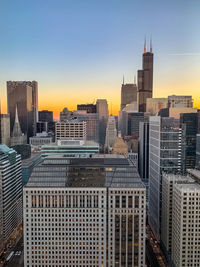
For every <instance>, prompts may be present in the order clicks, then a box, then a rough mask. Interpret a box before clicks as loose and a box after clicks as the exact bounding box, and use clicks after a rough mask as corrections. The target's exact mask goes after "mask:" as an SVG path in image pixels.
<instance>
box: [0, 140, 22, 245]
mask: <svg viewBox="0 0 200 267" xmlns="http://www.w3.org/2000/svg"><path fill="white" fill-rule="evenodd" d="M0 191H1V194H0V249H1V248H2V247H3V246H4V245H5V244H6V242H7V241H8V240H9V238H10V236H11V235H12V233H13V231H14V229H15V228H16V227H18V226H19V224H20V223H22V176H21V156H20V155H18V154H17V153H16V151H15V150H14V149H12V148H8V147H7V146H6V145H0Z"/></svg>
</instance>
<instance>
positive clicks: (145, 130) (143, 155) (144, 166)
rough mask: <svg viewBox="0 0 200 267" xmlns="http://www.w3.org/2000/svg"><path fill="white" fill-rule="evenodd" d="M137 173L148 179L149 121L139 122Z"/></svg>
mask: <svg viewBox="0 0 200 267" xmlns="http://www.w3.org/2000/svg"><path fill="white" fill-rule="evenodd" d="M139 173H140V177H141V178H143V179H149V122H140V123H139Z"/></svg>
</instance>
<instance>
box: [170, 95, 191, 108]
mask: <svg viewBox="0 0 200 267" xmlns="http://www.w3.org/2000/svg"><path fill="white" fill-rule="evenodd" d="M181 106H182V107H185V108H192V107H193V99H192V96H184V95H170V96H168V107H169V108H170V107H172V108H173V107H181Z"/></svg>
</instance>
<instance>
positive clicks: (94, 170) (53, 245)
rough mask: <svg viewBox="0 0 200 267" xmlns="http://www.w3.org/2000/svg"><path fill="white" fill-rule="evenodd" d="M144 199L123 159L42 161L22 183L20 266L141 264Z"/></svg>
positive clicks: (132, 170) (136, 178)
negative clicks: (21, 259) (22, 217)
mask: <svg viewBox="0 0 200 267" xmlns="http://www.w3.org/2000/svg"><path fill="white" fill-rule="evenodd" d="M58 169H59V172H58ZM108 169H109V171H108ZM42 170H43V171H42ZM44 170H45V175H44ZM38 177H39V179H38ZM119 177H120V178H119ZM145 197H146V196H145V188H144V185H143V184H142V183H141V180H140V178H139V175H138V173H137V170H136V169H135V168H134V167H131V166H130V165H129V164H128V160H127V159H125V158H124V159H117V158H115V159H113V158H110V159H101V158H100V159H97V158H94V159H87V160H80V159H79V160H78V161H77V160H72V159H71V160H68V159H66V158H64V157H57V158H51V157H50V158H46V159H44V161H43V162H42V163H40V164H39V165H38V166H36V167H35V168H34V170H33V173H32V175H31V178H30V179H29V182H28V184H27V185H26V186H25V187H24V261H25V266H27V267H32V266H39V265H42V266H48V267H51V266H52V267H53V266H63V267H64V266H65V267H67V266H68V267H71V266H74V267H86V266H87V267H89V266H91V267H100V266H101V267H106V266H108V267H122V266H127V267H132V266H138V267H139V266H140V267H145V227H146V226H145ZM32 225H33V226H32Z"/></svg>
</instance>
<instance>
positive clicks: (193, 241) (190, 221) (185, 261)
mask: <svg viewBox="0 0 200 267" xmlns="http://www.w3.org/2000/svg"><path fill="white" fill-rule="evenodd" d="M199 206H200V185H199V184H197V183H195V184H187V183H186V184H184V183H181V184H179V183H176V184H174V189H173V212H172V261H173V264H174V266H175V267H190V266H192V267H195V266H200V257H199V255H200V223H199V222H200V211H199Z"/></svg>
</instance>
